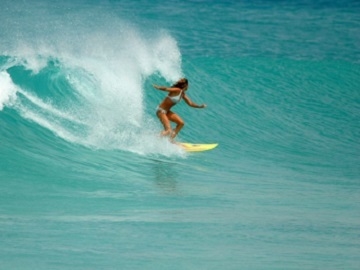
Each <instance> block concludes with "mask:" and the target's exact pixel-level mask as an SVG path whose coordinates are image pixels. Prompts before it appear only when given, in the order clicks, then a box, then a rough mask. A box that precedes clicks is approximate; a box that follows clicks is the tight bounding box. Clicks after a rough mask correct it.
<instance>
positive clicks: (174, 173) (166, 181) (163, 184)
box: [152, 160, 179, 194]
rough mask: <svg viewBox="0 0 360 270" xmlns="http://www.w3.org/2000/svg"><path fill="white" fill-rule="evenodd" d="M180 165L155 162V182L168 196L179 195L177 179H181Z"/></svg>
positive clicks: (153, 165) (153, 164)
mask: <svg viewBox="0 0 360 270" xmlns="http://www.w3.org/2000/svg"><path fill="white" fill-rule="evenodd" d="M177 166H178V164H176V163H171V162H167V161H160V160H153V163H152V169H153V173H154V174H153V175H154V182H155V184H156V186H157V187H158V188H160V189H161V190H162V192H164V193H166V194H176V193H179V190H178V185H177V181H176V179H177V178H178V177H179V172H178V170H177V168H176V167H177Z"/></svg>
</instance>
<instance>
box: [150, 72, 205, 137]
mask: <svg viewBox="0 0 360 270" xmlns="http://www.w3.org/2000/svg"><path fill="white" fill-rule="evenodd" d="M153 87H154V88H156V89H158V90H161V91H166V92H169V94H168V95H167V96H166V97H165V98H164V100H163V101H162V102H161V103H160V105H159V106H158V107H157V108H156V115H157V117H158V118H159V119H160V122H161V123H162V124H163V126H164V130H163V131H162V132H161V135H162V136H170V139H171V140H172V141H173V140H174V138H175V137H176V135H177V134H178V133H179V131H180V130H181V129H182V127H183V126H184V121H183V120H182V119H181V117H180V116H179V115H177V114H176V113H174V112H172V111H171V108H172V107H173V106H174V105H176V104H177V103H178V102H179V101H180V100H181V99H184V100H185V102H186V104H188V105H189V106H190V107H193V108H205V107H206V105H205V104H202V105H197V104H196V103H194V102H192V101H191V99H190V98H189V97H188V96H187V95H186V93H185V92H186V91H187V90H188V87H189V83H188V80H187V79H186V78H181V79H180V80H178V81H177V82H176V83H175V84H173V85H172V86H170V87H165V86H158V85H155V84H154V85H153ZM170 121H171V122H174V123H176V127H175V129H174V130H172V129H171V125H170Z"/></svg>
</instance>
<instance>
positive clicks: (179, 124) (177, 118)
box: [166, 111, 184, 139]
mask: <svg viewBox="0 0 360 270" xmlns="http://www.w3.org/2000/svg"><path fill="white" fill-rule="evenodd" d="M166 115H167V118H168V119H169V120H170V121H171V122H174V123H176V127H175V129H174V131H173V132H172V133H171V135H170V137H171V139H174V138H175V137H176V135H177V134H178V133H179V131H180V130H181V129H182V128H183V126H184V121H183V120H182V119H181V117H180V116H178V115H177V114H176V113H173V112H172V111H169V112H168V113H167V114H166Z"/></svg>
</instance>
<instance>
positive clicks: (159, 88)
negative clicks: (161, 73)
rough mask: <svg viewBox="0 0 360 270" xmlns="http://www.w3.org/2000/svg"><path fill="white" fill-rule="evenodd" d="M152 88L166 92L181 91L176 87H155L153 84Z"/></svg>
mask: <svg viewBox="0 0 360 270" xmlns="http://www.w3.org/2000/svg"><path fill="white" fill-rule="evenodd" d="M153 87H154V88H155V89H158V90H161V91H166V92H178V91H181V89H180V88H177V87H165V86H159V85H156V84H153Z"/></svg>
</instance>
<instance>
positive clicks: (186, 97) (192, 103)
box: [183, 93, 206, 109]
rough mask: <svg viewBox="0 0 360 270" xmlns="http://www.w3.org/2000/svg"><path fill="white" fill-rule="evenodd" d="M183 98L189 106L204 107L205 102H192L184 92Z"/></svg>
mask: <svg viewBox="0 0 360 270" xmlns="http://www.w3.org/2000/svg"><path fill="white" fill-rule="evenodd" d="M183 99H184V100H185V102H186V104H187V105H189V106H190V107H193V108H200V109H202V108H205V107H206V104H202V105H198V104H196V103H194V102H192V100H191V99H190V98H189V97H188V96H187V95H185V93H184V95H183Z"/></svg>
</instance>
